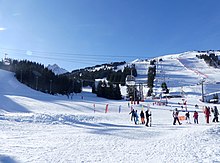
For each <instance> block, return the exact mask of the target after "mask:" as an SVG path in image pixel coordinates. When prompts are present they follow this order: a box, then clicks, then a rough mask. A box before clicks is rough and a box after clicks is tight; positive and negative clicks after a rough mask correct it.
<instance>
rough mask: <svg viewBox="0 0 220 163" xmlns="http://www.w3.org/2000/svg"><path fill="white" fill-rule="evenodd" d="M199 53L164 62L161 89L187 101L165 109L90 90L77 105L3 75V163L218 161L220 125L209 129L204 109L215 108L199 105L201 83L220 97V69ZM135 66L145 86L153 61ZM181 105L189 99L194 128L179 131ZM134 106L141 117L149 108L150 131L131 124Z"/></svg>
mask: <svg viewBox="0 0 220 163" xmlns="http://www.w3.org/2000/svg"><path fill="white" fill-rule="evenodd" d="M196 54H197V53H196V52H187V53H182V54H174V55H169V56H163V57H161V58H162V59H163V61H161V62H159V63H158V65H157V75H156V80H155V81H156V84H155V91H156V92H159V90H160V89H159V85H160V84H161V83H162V82H163V81H166V82H167V85H168V88H170V91H171V92H173V93H177V92H182V93H183V94H184V98H171V99H162V100H163V101H165V100H168V105H167V106H164V105H159V103H160V100H159V99H155V100H153V99H151V98H146V100H145V101H144V102H141V103H140V104H135V105H133V104H129V105H130V106H129V105H128V101H125V100H120V101H114V100H107V99H103V98H98V97H96V95H94V94H92V93H91V89H89V88H84V90H83V92H82V93H80V94H76V95H74V96H73V98H72V99H68V98H67V97H66V96H52V95H47V94H43V93H41V92H37V91H34V90H32V89H30V88H28V87H27V86H25V85H23V84H21V83H19V82H18V81H17V80H16V79H15V77H14V74H13V73H10V72H7V71H3V70H0V78H1V80H0V86H1V88H0V162H3V163H6V162H9V163H15V162H16V163H17V162H18V163H23V162H36V163H44V162H45V163H46V162H55V163H56V162H65V163H66V162H71V163H78V162H80V163H86V162H106V163H109V162H125V163H128V162H150V163H151V162H155V163H158V162H167V163H172V162H175V163H176V162H220V145H219V144H220V126H219V123H213V122H210V123H209V124H206V123H205V117H204V114H203V106H210V107H212V106H213V104H207V103H203V102H201V101H200V99H201V84H199V83H200V82H201V80H202V79H205V82H204V89H205V93H210V92H213V91H219V87H218V85H216V84H215V85H214V84H213V83H214V81H220V71H219V70H218V69H214V68H212V67H209V66H208V65H206V64H205V63H204V61H203V60H200V59H198V58H196V57H195V55H196ZM134 63H135V64H136V68H137V69H138V71H137V72H138V76H137V79H138V80H139V81H144V80H147V74H146V72H145V70H146V71H147V69H148V67H149V63H148V62H141V61H138V60H137V61H135V62H134ZM209 84H212V86H211V88H210V87H209ZM144 89H147V88H145V87H144ZM122 92H125V91H122ZM183 101H187V109H188V111H190V118H191V123H190V124H189V123H186V121H185V120H183V121H181V122H182V125H178V124H177V125H173V124H172V123H173V117H172V110H173V109H174V108H178V109H179V110H184V111H185V106H184V108H183V109H182V108H181V106H182V103H183ZM196 104H197V105H198V106H199V108H198V109H195V105H196ZM131 106H132V107H133V108H134V109H135V110H137V111H138V113H140V111H141V110H142V109H144V110H147V107H149V108H150V110H151V113H152V127H146V126H145V125H141V124H138V125H135V124H134V122H132V121H131V119H130V114H129V112H130V110H131V108H130V107H131ZM216 106H217V107H218V108H219V109H220V107H219V105H218V104H216ZM106 107H108V112H107V113H105V111H106ZM120 108H121V112H120V113H119V109H120ZM194 110H197V111H198V112H199V124H194V123H193V117H192V115H193V111H194ZM184 111H181V112H180V116H184V115H185V112H184ZM219 111H220V110H219ZM212 117H213V115H212ZM212 117H211V119H212Z"/></svg>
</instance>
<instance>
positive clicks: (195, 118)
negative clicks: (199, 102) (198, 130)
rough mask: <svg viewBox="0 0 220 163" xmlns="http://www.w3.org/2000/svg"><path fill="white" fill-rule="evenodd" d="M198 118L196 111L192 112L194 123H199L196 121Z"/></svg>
mask: <svg viewBox="0 0 220 163" xmlns="http://www.w3.org/2000/svg"><path fill="white" fill-rule="evenodd" d="M198 117H199V114H198V112H197V111H194V114H193V118H194V123H197V124H198V123H199V121H198Z"/></svg>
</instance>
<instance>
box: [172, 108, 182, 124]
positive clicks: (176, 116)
mask: <svg viewBox="0 0 220 163" xmlns="http://www.w3.org/2000/svg"><path fill="white" fill-rule="evenodd" d="M178 115H179V111H178V110H177V108H176V109H175V110H174V111H173V125H176V121H178V123H179V125H181V124H182V123H180V120H179V117H178Z"/></svg>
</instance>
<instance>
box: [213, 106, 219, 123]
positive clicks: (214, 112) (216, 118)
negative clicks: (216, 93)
mask: <svg viewBox="0 0 220 163" xmlns="http://www.w3.org/2000/svg"><path fill="white" fill-rule="evenodd" d="M213 114H214V118H213V120H212V122H218V115H219V113H218V109H217V107H216V106H214V109H213Z"/></svg>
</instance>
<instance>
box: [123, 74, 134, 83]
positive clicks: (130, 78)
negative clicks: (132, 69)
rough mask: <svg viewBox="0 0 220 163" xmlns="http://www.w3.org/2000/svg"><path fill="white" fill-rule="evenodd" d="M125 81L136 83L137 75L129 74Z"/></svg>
mask: <svg viewBox="0 0 220 163" xmlns="http://www.w3.org/2000/svg"><path fill="white" fill-rule="evenodd" d="M125 81H126V84H127V85H135V77H134V76H133V75H127V76H126V79H125Z"/></svg>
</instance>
